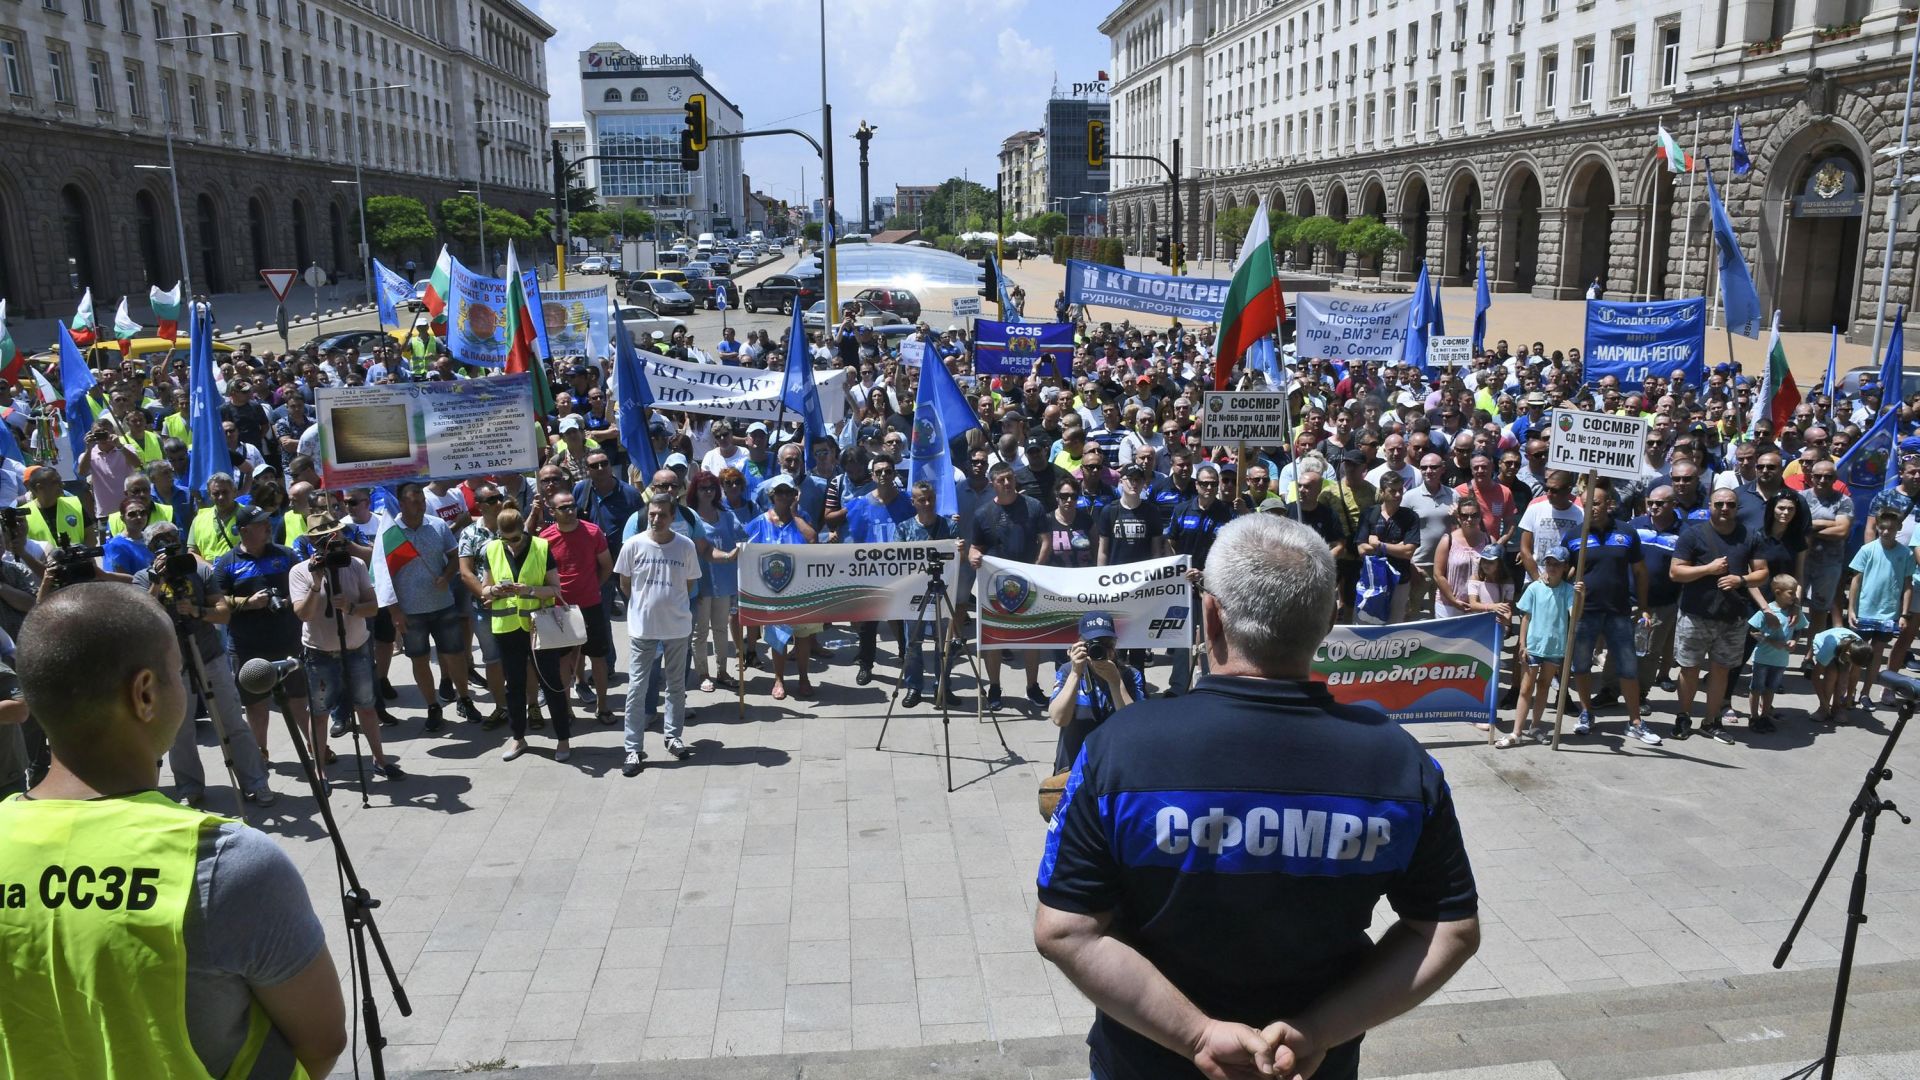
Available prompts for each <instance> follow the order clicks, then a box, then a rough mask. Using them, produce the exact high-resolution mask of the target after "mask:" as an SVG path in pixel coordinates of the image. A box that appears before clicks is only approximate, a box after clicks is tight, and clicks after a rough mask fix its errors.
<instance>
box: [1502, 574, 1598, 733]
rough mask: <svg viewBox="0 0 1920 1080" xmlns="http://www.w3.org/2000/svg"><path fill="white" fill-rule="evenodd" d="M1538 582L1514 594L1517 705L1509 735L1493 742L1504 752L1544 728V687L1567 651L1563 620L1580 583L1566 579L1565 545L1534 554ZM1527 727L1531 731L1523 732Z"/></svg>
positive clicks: (1547, 685) (1545, 698) (1551, 678)
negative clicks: (1517, 600)
mask: <svg viewBox="0 0 1920 1080" xmlns="http://www.w3.org/2000/svg"><path fill="white" fill-rule="evenodd" d="M1540 574H1541V577H1540V580H1538V581H1535V582H1534V583H1533V584H1531V585H1528V586H1527V591H1526V592H1524V593H1522V594H1520V603H1519V604H1518V605H1517V608H1518V610H1519V612H1520V646H1521V648H1522V649H1523V650H1525V651H1524V653H1523V654H1522V660H1523V662H1524V664H1525V667H1524V669H1523V670H1522V671H1521V674H1520V700H1519V708H1518V709H1516V710H1515V712H1514V714H1513V733H1512V734H1511V735H1503V736H1501V737H1500V741H1499V742H1497V743H1494V744H1493V745H1494V746H1495V747H1496V748H1497V749H1501V750H1505V749H1508V748H1509V747H1514V746H1519V745H1520V744H1522V743H1524V742H1526V741H1527V740H1528V738H1530V737H1537V736H1538V735H1539V734H1540V733H1541V732H1542V731H1544V730H1545V729H1544V726H1543V725H1542V723H1541V716H1542V714H1543V713H1544V712H1545V711H1546V707H1547V697H1548V690H1549V688H1550V687H1551V686H1552V685H1553V678H1554V676H1555V675H1556V674H1558V673H1559V670H1560V664H1561V662H1562V661H1563V660H1565V659H1566V655H1567V622H1568V620H1569V619H1570V618H1571V617H1572V615H1573V597H1574V594H1575V592H1577V591H1580V590H1581V588H1582V587H1581V586H1577V585H1574V584H1572V583H1571V582H1569V581H1568V580H1567V549H1566V548H1564V547H1560V546H1558V545H1556V546H1554V547H1552V548H1549V549H1548V550H1547V553H1546V554H1545V555H1543V556H1541V558H1540ZM1529 725H1532V729H1533V730H1532V734H1531V735H1530V734H1529V730H1528V729H1529Z"/></svg>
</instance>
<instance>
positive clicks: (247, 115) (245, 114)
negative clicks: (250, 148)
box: [240, 90, 260, 142]
mask: <svg viewBox="0 0 1920 1080" xmlns="http://www.w3.org/2000/svg"><path fill="white" fill-rule="evenodd" d="M240 131H241V133H242V134H244V135H245V136H246V137H247V141H248V142H252V141H253V140H254V139H257V138H259V137H260V132H259V130H258V129H257V128H256V127H255V121H254V118H253V91H251V90H242V91H240Z"/></svg>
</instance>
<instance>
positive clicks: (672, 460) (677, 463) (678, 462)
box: [660, 454, 692, 471]
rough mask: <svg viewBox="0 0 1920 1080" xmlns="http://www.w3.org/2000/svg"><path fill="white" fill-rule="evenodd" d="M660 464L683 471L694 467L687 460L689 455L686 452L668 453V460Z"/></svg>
mask: <svg viewBox="0 0 1920 1080" xmlns="http://www.w3.org/2000/svg"><path fill="white" fill-rule="evenodd" d="M660 464H661V465H662V466H664V467H666V468H669V469H680V470H681V471H685V470H687V469H689V468H691V467H692V466H691V464H690V463H689V462H688V461H687V455H685V454H668V455H667V460H665V461H663V462H661V463H660Z"/></svg>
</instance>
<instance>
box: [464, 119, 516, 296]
mask: <svg viewBox="0 0 1920 1080" xmlns="http://www.w3.org/2000/svg"><path fill="white" fill-rule="evenodd" d="M516 123H519V121H517V120H514V119H512V118H510V117H502V118H500V119H496V120H475V121H474V122H473V126H474V127H477V128H478V127H485V126H487V125H488V124H516ZM478 134H484V133H476V135H478ZM475 141H476V142H479V139H478V138H476V139H475ZM486 148H487V144H486V143H485V142H480V149H481V151H482V154H481V158H480V164H479V167H478V168H476V169H475V170H474V173H473V186H472V187H470V188H461V189H460V194H462V195H472V196H473V201H474V202H475V203H478V204H479V206H480V215H479V222H480V266H481V269H482V270H483V271H485V273H486V274H487V276H488V277H492V276H493V264H492V263H489V262H488V261H487V200H486V199H485V198H484V197H483V196H481V194H480V185H481V184H483V183H485V182H486V177H487V159H486V155H485V151H486Z"/></svg>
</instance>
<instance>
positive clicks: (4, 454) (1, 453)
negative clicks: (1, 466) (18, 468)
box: [0, 420, 27, 465]
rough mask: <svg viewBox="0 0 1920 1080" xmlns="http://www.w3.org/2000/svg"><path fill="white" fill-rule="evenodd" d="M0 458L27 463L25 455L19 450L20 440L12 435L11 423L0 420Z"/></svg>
mask: <svg viewBox="0 0 1920 1080" xmlns="http://www.w3.org/2000/svg"><path fill="white" fill-rule="evenodd" d="M0 458H6V459H7V460H9V461H16V462H19V463H20V464H21V465H25V464H26V463H27V455H25V454H23V453H21V452H20V440H18V439H16V438H14V437H13V425H12V424H9V423H7V422H6V421H4V420H0Z"/></svg>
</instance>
